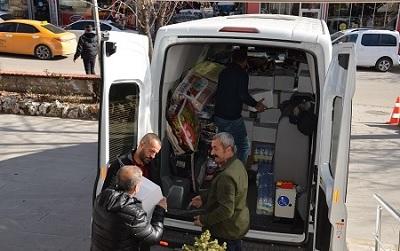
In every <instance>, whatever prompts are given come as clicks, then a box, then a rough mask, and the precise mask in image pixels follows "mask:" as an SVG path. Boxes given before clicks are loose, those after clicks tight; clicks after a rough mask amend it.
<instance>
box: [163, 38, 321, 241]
mask: <svg viewBox="0 0 400 251" xmlns="http://www.w3.org/2000/svg"><path fill="white" fill-rule="evenodd" d="M235 49H247V51H248V73H249V93H250V94H251V95H254V97H264V96H263V95H266V96H265V97H267V99H268V100H265V102H266V103H267V104H268V105H267V106H268V109H267V110H266V111H265V112H260V113H257V112H253V111H251V108H249V107H247V106H246V105H244V106H243V112H242V117H243V119H244V121H245V125H246V131H247V135H248V138H249V142H250V146H251V147H250V149H251V151H250V156H249V158H248V161H247V163H245V167H246V169H247V171H248V177H249V188H248V198H247V199H248V207H249V209H250V215H251V226H250V229H251V230H259V231H266V232H275V233H287V234H303V233H307V228H308V225H309V223H310V222H309V221H310V219H312V217H310V211H311V210H312V207H313V202H312V198H313V196H312V194H313V192H312V191H313V190H314V189H312V187H313V184H314V178H313V177H314V171H315V170H314V165H313V163H314V152H315V144H314V140H315V135H316V126H317V121H318V119H317V116H318V115H317V114H318V112H317V111H318V84H317V81H318V79H317V73H316V71H315V69H316V62H315V58H314V57H313V56H312V55H311V54H309V53H308V52H306V51H301V50H295V49H292V48H284V47H282V48H280V47H270V46H259V45H257V46H256V45H251V44H231V43H209V44H204V43H195V44H194V43H191V44H176V45H173V46H171V47H169V49H168V50H167V52H166V59H165V63H164V70H163V75H162V76H163V77H162V80H161V87H160V101H161V104H160V109H161V110H160V118H159V121H160V123H161V124H160V126H161V127H160V128H161V136H162V140H163V147H162V150H161V153H160V159H159V161H160V162H161V165H160V180H159V182H160V183H161V184H160V185H161V187H162V190H163V193H164V195H166V196H167V199H168V207H169V208H168V217H169V218H173V219H179V220H185V221H190V222H192V221H193V216H195V215H198V214H200V213H201V210H202V209H196V208H192V207H191V206H190V201H191V198H192V197H194V196H196V195H198V194H199V193H201V192H202V191H204V190H206V189H207V188H208V187H209V185H210V183H211V182H212V178H213V175H215V172H216V169H217V167H216V166H215V163H214V162H213V161H212V158H210V157H209V148H210V142H211V139H212V136H213V135H214V134H215V133H216V132H217V128H216V126H215V124H214V123H213V119H212V111H213V107H214V98H213V95H212V94H213V93H214V92H215V88H216V85H217V75H218V74H217V73H218V72H219V71H220V70H221V69H223V68H224V67H225V66H226V65H227V64H229V63H230V55H231V52H232V50H235ZM205 62H206V63H205ZM198 65H201V66H202V68H201V70H198V71H196V72H195V71H194V70H193V69H195V68H196V66H198ZM199 72H203V73H204V74H203V75H202V74H198V73H199ZM191 74H192V75H193V74H194V75H196V76H197V77H198V79H200V80H199V81H200V82H201V80H202V79H203V80H204V81H203V82H202V83H203V84H204V83H205V84H204V86H206V87H204V86H201V87H199V88H200V89H202V88H203V87H204V88H203V89H202V90H201V92H204V93H203V94H202V95H203V96H202V95H197V94H198V93H197V92H195V94H194V96H196V95H197V96H196V97H193V96H190V95H191V94H188V91H187V89H184V88H183V87H182V83H183V82H185V81H186V82H187V80H188V79H189V78H190V77H189V75H191ZM194 85H195V84H194ZM211 85H212V87H209V86H211ZM208 87H209V88H208ZM182 88H183V89H184V91H182ZM207 88H208V89H207ZM205 90H207V91H205ZM179 91H181V93H178V94H179V95H176V94H177V92H179ZM197 91H199V90H197ZM210 93H211V94H210ZM207 95H208V96H207ZM257 95H260V96H257ZM177 96H180V97H184V98H183V99H185V100H186V101H184V102H191V101H193V100H194V103H195V104H191V105H190V109H188V110H190V112H191V113H193V114H194V115H193V114H190V115H188V116H184V115H182V116H180V115H181V114H179V112H182V109H183V108H182V107H183V106H186V103H185V104H183V103H184V102H183V103H182V98H181V99H179V98H178V100H179V102H176V100H174V99H176V98H177ZM198 96H200V97H198ZM204 96H206V97H204ZM201 97H203V99H202V100H201V101H199V100H198V99H199V98H201ZM190 98H191V99H190ZM256 99H257V98H256ZM259 99H260V98H259ZM189 100H190V101H189ZM174 102H175V103H174ZM196 102H197V103H196ZM191 103H193V102H191ZM183 112H187V111H183ZM179 117H182V118H183V119H186V120H188V117H190V119H192V120H194V121H195V122H193V121H189V122H188V121H186V122H187V123H188V124H189V127H190V126H191V127H192V128H189V129H188V128H185V130H192V132H191V133H190V134H191V135H189V136H188V137H190V136H191V137H193V138H196V139H195V140H193V141H191V143H192V145H191V146H189V147H188V146H187V145H186V146H185V147H186V148H185V147H180V149H177V148H179V146H180V145H182V144H181V143H182V141H184V140H183V139H182V137H180V136H181V134H179V132H182V130H183V129H182V128H184V125H182V121H179V119H178V118H179ZM176 121H178V122H181V124H179V123H178V122H176ZM183 123H185V122H183ZM179 126H181V127H180V128H176V127H179ZM176 132H178V133H176ZM193 135H194V136H193ZM186 136H187V135H186ZM189 145H190V144H189ZM177 146H178V147H177Z"/></svg>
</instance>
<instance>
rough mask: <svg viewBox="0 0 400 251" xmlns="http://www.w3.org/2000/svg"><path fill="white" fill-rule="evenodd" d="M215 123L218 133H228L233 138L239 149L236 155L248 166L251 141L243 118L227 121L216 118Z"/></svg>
mask: <svg viewBox="0 0 400 251" xmlns="http://www.w3.org/2000/svg"><path fill="white" fill-rule="evenodd" d="M214 122H215V125H216V126H217V128H218V132H227V133H230V134H231V135H232V136H233V139H234V140H235V145H236V148H237V152H236V155H237V157H238V159H240V160H241V161H242V162H243V164H244V165H246V162H247V157H248V156H249V153H250V144H249V139H248V138H247V131H246V126H245V124H244V121H243V118H240V119H236V120H226V119H222V118H219V117H217V116H214Z"/></svg>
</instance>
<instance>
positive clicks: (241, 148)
mask: <svg viewBox="0 0 400 251" xmlns="http://www.w3.org/2000/svg"><path fill="white" fill-rule="evenodd" d="M246 68H247V49H242V48H241V49H240V50H234V51H233V52H232V64H230V65H228V67H226V68H225V69H224V70H222V71H221V73H220V74H219V76H218V87H217V92H216V97H215V114H214V121H215V124H216V125H217V128H218V131H219V132H228V133H230V134H231V135H232V136H233V138H234V139H235V145H236V147H237V153H236V155H237V157H238V159H240V160H241V161H242V162H243V163H244V164H245V165H246V161H247V157H248V155H249V152H250V144H249V140H248V138H247V132H246V126H245V124H244V121H243V118H242V106H243V103H245V104H246V105H248V106H252V107H255V108H256V109H257V111H258V112H262V111H264V110H265V109H266V107H265V105H264V104H263V101H264V99H261V100H259V101H256V100H255V99H254V98H253V97H252V96H250V94H249V75H248V74H247V71H246Z"/></svg>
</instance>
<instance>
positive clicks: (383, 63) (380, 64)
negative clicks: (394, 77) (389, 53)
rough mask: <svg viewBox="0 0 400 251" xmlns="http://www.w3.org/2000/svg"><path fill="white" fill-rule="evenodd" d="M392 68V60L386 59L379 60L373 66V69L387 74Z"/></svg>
mask: <svg viewBox="0 0 400 251" xmlns="http://www.w3.org/2000/svg"><path fill="white" fill-rule="evenodd" d="M392 67H393V62H392V59H390V58H388V57H383V58H380V59H379V60H378V61H377V62H376V64H375V68H376V69H377V70H378V71H380V72H387V71H389V70H390V69H392Z"/></svg>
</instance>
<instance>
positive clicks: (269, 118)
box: [258, 109, 281, 124]
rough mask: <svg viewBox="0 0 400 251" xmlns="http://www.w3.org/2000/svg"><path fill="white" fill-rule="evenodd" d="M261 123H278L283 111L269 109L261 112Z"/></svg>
mask: <svg viewBox="0 0 400 251" xmlns="http://www.w3.org/2000/svg"><path fill="white" fill-rule="evenodd" d="M258 117H259V119H260V120H259V121H260V123H276V124H277V123H278V122H279V118H280V117H281V111H280V110H279V109H268V110H266V111H264V112H260V113H259V115H258Z"/></svg>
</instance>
